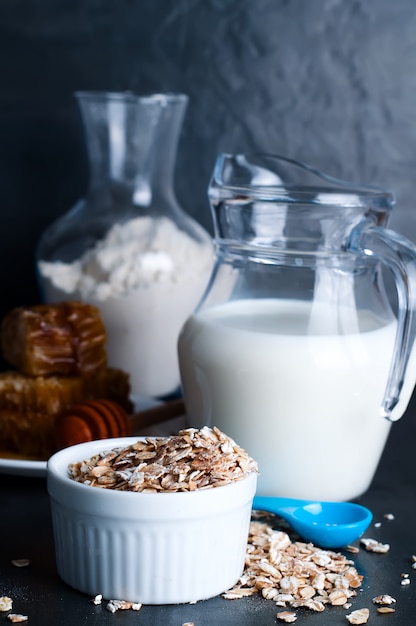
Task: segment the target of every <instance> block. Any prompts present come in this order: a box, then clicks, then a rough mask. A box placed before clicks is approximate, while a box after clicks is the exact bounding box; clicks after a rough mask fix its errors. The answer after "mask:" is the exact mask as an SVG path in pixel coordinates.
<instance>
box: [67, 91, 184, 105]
mask: <svg viewBox="0 0 416 626" xmlns="http://www.w3.org/2000/svg"><path fill="white" fill-rule="evenodd" d="M74 96H75V97H76V98H77V99H79V100H96V101H99V102H105V101H109V100H110V101H127V102H142V103H144V104H146V103H154V102H158V103H160V104H164V103H167V102H184V103H185V102H187V101H188V100H189V97H188V96H187V95H186V94H184V93H176V92H155V93H149V94H137V93H135V92H134V91H131V90H126V91H99V90H92V91H88V90H87V91H83V90H80V91H75V92H74Z"/></svg>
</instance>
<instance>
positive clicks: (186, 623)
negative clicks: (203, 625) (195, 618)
mask: <svg viewBox="0 0 416 626" xmlns="http://www.w3.org/2000/svg"><path fill="white" fill-rule="evenodd" d="M182 626H195V624H194V623H193V622H185V623H184V624H182Z"/></svg>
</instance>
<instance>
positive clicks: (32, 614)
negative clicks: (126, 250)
mask: <svg viewBox="0 0 416 626" xmlns="http://www.w3.org/2000/svg"><path fill="white" fill-rule="evenodd" d="M340 462H342V463H345V465H346V467H348V459H342V460H340ZM329 471H330V468H329ZM360 502H361V503H363V504H364V505H366V506H368V507H369V508H370V509H371V510H372V511H373V514H374V520H373V523H372V525H371V526H370V528H369V529H368V531H367V532H366V534H365V536H367V537H372V538H374V539H377V540H378V541H381V542H382V543H389V544H390V546H391V547H390V550H389V552H388V553H386V554H375V553H370V552H367V551H366V550H365V549H364V548H361V549H360V552H359V553H358V554H356V555H351V554H349V555H348V556H349V558H352V559H353V560H354V561H355V564H356V567H357V569H358V570H359V572H360V573H361V574H363V575H364V580H363V584H362V588H361V589H360V590H359V592H358V595H357V597H356V598H353V605H352V607H351V608H350V609H349V610H346V609H345V608H343V607H328V608H326V610H325V611H324V612H323V613H313V612H311V611H309V610H307V609H302V610H301V609H299V610H298V611H297V614H298V618H297V621H296V624H307V625H308V626H309V625H310V626H314V625H315V626H326V625H329V624H330V625H331V626H337V625H338V624H339V625H344V626H345V624H348V622H347V620H346V614H347V613H350V612H351V611H352V610H354V609H358V608H362V607H367V608H369V610H370V619H369V622H368V623H369V624H383V625H385V624H388V626H393V624H397V625H400V626H413V625H415V624H416V569H412V555H415V554H416V399H415V396H414V397H413V399H412V402H411V404H410V406H409V408H408V410H407V412H406V414H405V415H404V417H403V418H402V419H401V420H400V421H399V422H397V423H396V424H394V425H393V427H392V431H391V435H390V437H389V440H388V443H387V446H386V449H385V452H384V454H383V457H382V460H381V463H380V466H379V468H378V470H377V473H376V476H375V478H374V481H373V484H372V486H371V488H370V489H369V491H368V492H367V493H366V494H365V495H363V496H362V497H361V498H360ZM387 513H392V514H393V515H394V519H392V520H390V521H389V520H387V519H386V518H385V517H384V516H385V514H387ZM377 522H381V525H378V524H377ZM357 545H358V542H357ZM22 558H26V559H30V561H31V563H30V565H29V566H28V567H22V568H18V567H15V566H14V565H13V564H12V562H11V561H12V560H13V559H22ZM404 573H407V574H409V579H410V581H411V582H410V584H409V585H407V586H403V585H402V584H401V580H402V574H404ZM380 594H390V595H391V596H393V597H394V598H396V600H397V602H396V604H395V605H394V608H395V613H392V614H388V615H378V614H377V611H376V606H375V605H374V604H373V602H372V598H373V597H375V596H377V595H380ZM0 596H9V597H11V598H12V599H13V612H14V613H21V614H24V615H27V616H28V618H29V622H28V623H29V624H30V625H31V626H37V625H38V624H39V625H41V626H45V624H65V625H69V626H70V625H74V626H75V625H76V626H79V625H80V624H86V625H91V626H92V625H94V624H97V625H98V624H100V625H105V624H112V626H114V624H125V625H126V626H129V625H130V624H135V625H136V624H142V625H144V626H145V625H152V626H154V625H159V624H161V625H162V624H163V625H164V626H169V625H171V626H182V624H184V623H186V622H193V623H194V624H195V626H213V625H222V624H224V625H230V626H231V625H235V626H237V625H238V626H249V625H250V626H254V625H256V626H263V625H265V626H266V625H267V624H276V623H284V622H280V621H279V622H277V620H276V613H277V611H278V610H282V609H278V608H277V607H276V606H275V604H274V602H272V601H268V600H264V599H263V598H261V597H258V596H254V597H251V598H247V599H241V600H233V601H230V600H224V599H223V598H221V597H217V598H213V599H211V600H206V601H203V602H198V603H196V604H187V605H177V606H176V605H175V606H143V607H142V609H141V610H140V611H139V612H134V611H118V612H117V613H115V614H113V613H110V612H109V611H107V609H106V603H105V602H103V604H101V605H99V606H95V605H94V604H93V603H92V602H91V598H90V597H89V596H86V595H85V594H82V593H80V592H77V591H75V590H73V589H71V588H70V587H68V586H67V585H66V584H65V583H63V582H62V581H61V580H60V578H59V577H58V575H57V572H56V566H55V553H54V542H53V534H52V524H51V517H50V509H49V500H48V494H47V489H46V480H45V479H44V478H34V477H28V476H11V475H7V474H2V475H0ZM3 616H4V617H3ZM6 616H7V614H6V613H0V622H1V620H3V621H4V623H8V622H7V621H6Z"/></svg>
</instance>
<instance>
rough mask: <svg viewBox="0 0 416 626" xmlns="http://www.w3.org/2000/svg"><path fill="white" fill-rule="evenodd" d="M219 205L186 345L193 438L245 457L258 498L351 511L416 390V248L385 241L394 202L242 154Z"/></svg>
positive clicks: (217, 193)
mask: <svg viewBox="0 0 416 626" xmlns="http://www.w3.org/2000/svg"><path fill="white" fill-rule="evenodd" d="M209 199H210V203H211V209H212V213H213V218H214V226H215V236H214V241H215V246H216V264H215V267H214V270H213V274H212V277H211V281H210V283H209V285H208V288H207V290H206V293H205V296H204V297H203V299H202V301H201V302H200V304H199V306H198V308H197V309H196V311H195V312H194V314H193V315H192V316H191V317H190V318H189V319H188V320H187V321H186V323H185V325H184V327H183V329H182V331H181V334H180V338H179V344H178V350H179V362H180V371H181V381H182V388H183V394H184V399H185V403H186V408H187V414H188V416H189V425H190V426H195V427H201V426H202V425H204V424H208V425H210V426H217V427H218V428H220V429H221V430H223V431H224V432H226V433H227V434H228V435H230V436H231V437H233V438H234V439H235V440H236V441H237V442H238V443H239V445H241V446H242V447H244V448H245V449H246V450H247V451H248V453H249V454H250V455H251V456H252V457H253V458H255V459H256V460H257V462H258V463H259V470H260V476H259V480H258V493H260V494H262V495H277V496H287V497H293V498H310V499H314V498H317V499H325V500H347V499H352V498H355V497H357V496H359V495H360V494H362V493H363V492H364V491H366V489H367V488H368V487H369V485H370V483H371V481H372V478H373V476H374V473H375V470H376V468H377V464H378V462H379V460H380V457H381V454H382V451H383V448H384V445H385V442H386V439H387V437H388V434H389V430H390V427H391V423H392V422H393V421H395V420H397V419H399V418H400V417H401V416H402V414H403V413H404V411H405V409H406V407H407V404H408V402H409V399H410V396H411V394H412V391H413V388H414V385H415V381H416V351H415V350H414V343H415V336H416V316H415V308H416V262H415V261H416V247H414V246H413V244H411V243H410V242H409V241H407V240H406V239H405V238H403V237H401V236H399V235H398V234H396V233H394V232H392V231H391V230H388V229H387V228H386V225H387V222H388V219H389V215H390V213H391V210H392V207H393V204H394V200H393V196H392V195H391V194H390V193H388V192H385V191H383V190H381V189H377V188H372V187H359V186H353V185H351V184H349V183H344V182H341V181H337V180H335V179H333V178H331V177H328V176H326V175H324V174H322V173H320V172H318V171H316V170H314V169H313V168H312V167H310V166H308V165H306V164H302V163H299V162H296V161H293V160H291V159H287V158H282V157H277V156H267V155H255V156H253V155H243V154H239V155H221V156H219V158H218V160H217V163H216V165H215V170H214V173H213V177H212V180H211V182H210V186H209ZM383 268H387V269H389V270H390V271H391V273H392V275H393V277H394V279H395V284H396V288H397V296H398V297H397V302H398V304H397V310H398V312H397V316H396V314H395V313H394V312H393V310H392V308H391V306H390V304H389V298H388V294H387V293H386V289H385V287H384V285H383V280H382V272H383Z"/></svg>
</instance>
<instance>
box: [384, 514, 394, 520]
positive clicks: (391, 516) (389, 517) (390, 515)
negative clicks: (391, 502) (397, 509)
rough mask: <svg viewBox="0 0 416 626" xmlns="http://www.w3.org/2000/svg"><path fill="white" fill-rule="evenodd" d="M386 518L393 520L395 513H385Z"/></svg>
mask: <svg viewBox="0 0 416 626" xmlns="http://www.w3.org/2000/svg"><path fill="white" fill-rule="evenodd" d="M384 518H385V519H388V520H393V519H395V518H394V515H393V513H385V514H384Z"/></svg>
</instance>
